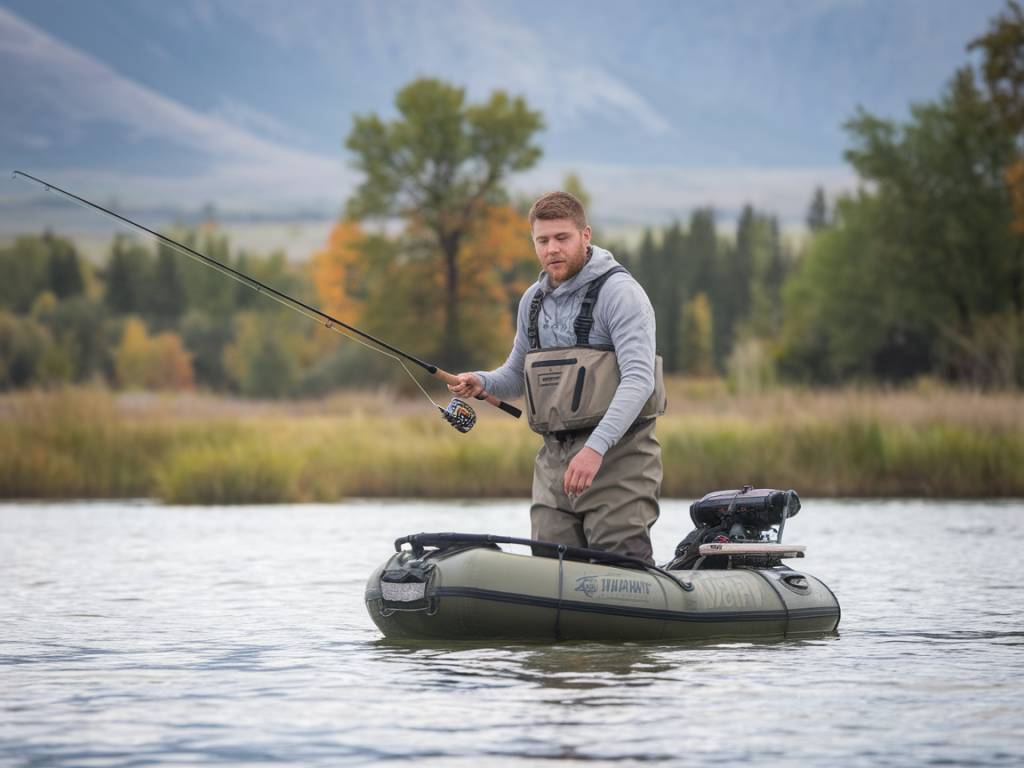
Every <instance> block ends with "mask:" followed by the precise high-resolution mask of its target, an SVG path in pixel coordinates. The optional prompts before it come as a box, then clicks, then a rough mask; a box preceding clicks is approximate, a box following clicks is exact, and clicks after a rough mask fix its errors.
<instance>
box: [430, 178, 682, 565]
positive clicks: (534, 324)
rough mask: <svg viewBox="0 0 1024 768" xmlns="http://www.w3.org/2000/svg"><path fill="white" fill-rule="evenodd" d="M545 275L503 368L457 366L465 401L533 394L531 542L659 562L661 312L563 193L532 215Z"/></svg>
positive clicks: (524, 303) (522, 306) (529, 401)
mask: <svg viewBox="0 0 1024 768" xmlns="http://www.w3.org/2000/svg"><path fill="white" fill-rule="evenodd" d="M529 221H530V227H531V232H532V237H533V245H534V249H535V250H536V252H537V258H538V259H539V260H540V264H541V267H542V268H543V272H542V273H541V275H540V278H539V279H538V280H537V282H536V283H535V284H534V285H532V286H531V287H530V288H529V289H528V290H527V291H526V293H525V294H523V298H522V300H521V301H520V303H519V314H518V320H517V332H516V337H515V342H514V343H513V346H512V352H511V354H510V355H509V357H508V360H506V361H505V363H504V365H502V366H501V367H500V368H498V369H496V370H493V371H486V372H484V371H478V372H476V373H462V374H459V376H458V379H459V382H458V383H457V384H453V385H451V386H450V387H449V389H450V390H451V391H452V392H453V393H454V394H455V395H457V396H459V397H475V396H476V395H478V394H481V393H484V392H486V393H488V394H491V395H494V396H496V397H499V398H503V399H511V398H515V397H519V396H521V395H523V394H524V390H525V394H526V411H527V415H528V417H529V418H530V426H531V428H533V429H534V430H535V431H537V432H540V433H541V434H543V435H544V445H543V447H542V448H541V450H540V453H538V455H537V460H536V463H535V465H534V476H533V504H532V506H531V509H530V520H531V524H532V530H533V538H534V539H537V540H540V541H547V542H553V543H557V544H567V545H571V546H577V547H589V548H592V549H601V550H605V551H610V552H616V553H619V554H625V555H630V556H632V557H637V558H639V559H641V560H644V561H646V562H648V563H651V564H653V562H654V558H653V553H652V550H651V537H650V528H651V526H652V525H653V524H654V523H655V521H656V520H657V519H658V494H659V490H660V487H661V478H662V467H661V446H660V445H659V444H658V441H657V439H656V438H655V437H654V423H655V420H654V417H655V416H657V415H660V414H661V413H664V409H665V403H664V386H663V384H662V382H661V368H660V361H659V360H657V359H656V356H655V348H654V347H655V342H654V339H655V335H654V310H653V308H652V307H651V303H650V300H649V299H648V298H647V295H646V294H645V293H644V290H643V288H641V287H640V285H639V283H637V282H636V281H635V280H634V279H633V278H632V276H630V274H629V273H628V272H626V271H625V269H624V268H622V267H621V266H620V265H619V264H618V263H617V262H616V261H615V259H614V258H613V256H612V254H611V253H609V252H608V251H606V250H604V249H603V248H598V247H596V246H593V245H591V243H590V234H591V233H590V227H589V226H588V224H587V218H586V213H585V211H584V210H583V205H582V204H581V203H580V201H579V200H577V199H576V198H575V197H573V196H572V195H570V194H568V193H566V192H550V193H548V194H546V195H544V196H543V197H541V198H540V199H538V200H537V201H536V202H535V203H534V204H533V207H532V208H531V209H530V214H529Z"/></svg>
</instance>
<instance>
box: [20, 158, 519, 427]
mask: <svg viewBox="0 0 1024 768" xmlns="http://www.w3.org/2000/svg"><path fill="white" fill-rule="evenodd" d="M19 177H20V178H23V179H28V180H29V181H33V182H35V183H36V184H39V185H40V186H42V187H43V188H44V189H45V190H46V191H47V192H57V193H59V194H61V195H63V196H64V197H66V198H67V199H68V200H71V201H72V202H73V203H76V204H78V205H81V206H83V207H86V208H91V209H92V210H94V211H98V212H99V213H102V214H105V215H107V216H109V217H110V218H112V219H114V220H115V221H117V222H119V223H121V224H127V225H128V226H130V227H134V228H135V229H138V230H140V231H142V232H145V233H146V234H148V235H152V236H153V237H155V238H156V239H157V240H159V241H160V242H161V243H164V244H165V245H167V246H169V247H170V248H173V249H174V250H176V251H178V253H181V254H183V255H185V256H188V257H189V258H190V259H194V260H196V261H198V262H200V263H202V264H205V265H206V266H208V267H212V268H213V269H215V270H217V271H218V272H220V273H221V274H223V275H227V276H228V277H230V278H232V279H234V280H237V281H238V282H240V283H242V284H243V285H246V286H248V287H249V288H252V289H253V290H255V291H256V292H257V293H262V294H263V295H265V296H268V297H269V298H271V299H274V300H275V301H277V302H278V303H279V304H283V305H284V306H286V307H288V308H289V309H292V310H294V311H296V312H298V313H299V314H301V315H305V316H306V317H308V318H309V319H311V320H313V321H315V322H317V323H319V324H321V325H323V326H324V327H326V328H330V329H331V330H332V331H336V332H337V333H340V334H341V335H342V336H344V337H345V338H346V339H349V340H351V341H354V342H356V343H357V344H362V345H363V346H364V347H366V348H367V349H371V350H373V351H374V352H377V353H379V354H382V355H384V356H385V357H390V358H391V359H393V360H395V361H396V362H397V363H398V364H399V365H401V366H402V368H404V369H405V372H406V373H407V374H408V375H409V378H410V379H412V380H413V383H415V384H416V386H417V387H419V389H420V391H421V392H422V393H423V395H424V397H426V398H427V400H429V401H430V402H431V403H432V404H433V405H434V406H435V407H437V409H438V410H439V411H440V412H441V416H442V418H444V420H445V421H447V422H448V423H449V424H451V425H452V426H453V427H454V428H455V429H457V430H458V431H459V432H469V430H471V429H472V428H473V425H474V424H476V413H475V412H474V411H473V409H472V408H471V407H470V405H469V403H467V402H465V401H464V400H460V399H459V398H457V397H453V398H452V400H451V402H450V403H448V406H447V407H443V406H441V405H438V404H437V403H436V402H434V399H433V398H432V397H431V396H430V395H429V394H428V393H427V391H426V390H425V389H424V388H423V385H422V384H420V382H419V380H418V379H417V378H416V377H415V376H413V375H412V371H410V370H409V368H408V367H407V366H406V364H405V363H404V362H403V358H404V359H405V360H408V361H409V362H411V363H415V364H416V365H418V366H419V367H420V368H422V369H423V370H425V371H426V372H427V373H429V374H430V375H431V376H435V377H437V378H438V379H440V380H441V381H443V382H445V383H446V384H457V383H458V378H457V377H456V376H455V375H454V374H451V373H449V372H448V371H446V370H444V369H442V368H439V367H437V366H436V365H434V364H433V363H428V362H425V361H423V360H420V359H419V358H418V357H415V356H413V355H410V354H409V353H408V352H403V351H402V350H401V349H399V348H398V347H394V346H392V345H391V344H388V343H387V342H386V341H382V340H381V339H378V338H377V337H375V336H371V335H370V334H368V333H366V332H365V331H361V330H359V329H358V328H355V327H354V326H351V325H349V324H348V323H344V322H342V321H341V320H339V319H338V318H336V317H332V316H331V315H329V314H327V313H326V312H324V311H322V310H319V309H317V308H316V307H312V306H310V305H309V304H306V303H305V302H302V301H299V299H296V298H295V297H293V296H289V295H288V294H286V293H283V292H281V291H279V290H277V289H276V288H273V287H271V286H269V285H267V284H266V283H262V282H260V281H259V280H257V279H256V278H255V277H251V276H250V275H247V274H245V273H244V272H240V271H239V270H237V269H235V268H234V267H230V266H228V265H227V264H224V263H222V262H220V261H217V260H216V259H214V258H212V257H210V256H207V255H206V254H204V253H200V252H199V251H197V250H194V249H193V248H189V247H188V246H187V245H182V244H181V243H179V242H178V241H177V240H172V239H171V238H169V237H167V236H166V235H161V234H160V233H159V232H155V231H153V230H152V229H150V228H149V227H144V226H143V225H142V224H139V223H138V222H135V221H132V220H131V219H129V218H128V217H126V216H122V215H121V214H119V213H115V212H114V211H111V210H110V209H108V208H104V207H103V206H102V205H97V204H96V203H93V202H91V201H89V200H86V199H85V198H84V197H79V196H78V195H76V194H74V193H72V192H68V191H67V190H66V189H61V188H60V187H58V186H56V185H55V184H51V183H50V182H48V181H44V180H43V179H40V178H37V177H35V176H33V175H31V174H29V173H25V172H24V171H14V172H13V173H12V174H11V178H13V179H17V178H19ZM352 334H355V335H352ZM357 337H360V338H357ZM363 339H365V340H366V341H363ZM366 342H372V345H371V344H367V343H366ZM476 399H477V400H485V401H486V402H488V403H490V404H491V405H493V406H494V407H496V408H500V409H501V410H503V411H504V412H505V413H507V414H509V415H511V416H514V417H515V418H517V419H518V418H519V417H520V416H522V415H523V412H522V411H521V410H519V409H518V408H516V407H515V406H514V405H510V404H509V403H506V402H504V401H502V400H499V399H498V398H496V397H494V396H493V395H488V394H480V395H477V396H476Z"/></svg>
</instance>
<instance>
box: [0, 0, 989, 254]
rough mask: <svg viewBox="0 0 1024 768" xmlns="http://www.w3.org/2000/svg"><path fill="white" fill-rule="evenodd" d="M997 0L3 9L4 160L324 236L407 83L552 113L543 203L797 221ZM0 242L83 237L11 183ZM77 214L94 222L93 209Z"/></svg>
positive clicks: (188, 0)
mask: <svg viewBox="0 0 1024 768" xmlns="http://www.w3.org/2000/svg"><path fill="white" fill-rule="evenodd" d="M1002 7H1003V3H1002V1H1001V0H970V2H967V1H965V0H717V1H716V2H710V1H705V0H671V1H669V2H662V1H660V0H644V1H643V2H638V3H635V4H628V3H623V2H621V1H615V2H608V1H606V0H590V2H581V1H577V0H563V2H560V3H550V2H535V1H534V0H526V1H525V2H503V1H500V0H494V1H493V2H484V1H483V0H446V1H445V2H440V1H438V2H428V1H426V0H423V1H414V0H391V1H389V2H381V1H380V0H289V1H288V2H284V1H282V0H247V1H246V2H233V1H231V0H175V2H169V3H168V2H156V1H155V0H102V1H101V0H77V1H74V0H62V1H59V2H58V1H57V0H0V72H2V73H3V76H2V78H0V164H2V166H5V167H6V168H7V169H8V170H14V169H20V170H24V171H27V172H29V173H32V174H34V175H37V176H41V177H43V178H46V179H48V180H49V181H52V182H53V183H55V184H58V185H60V186H64V187H67V188H69V189H71V190H72V191H74V192H76V193H77V194H80V195H83V196H85V197H89V198H91V199H95V200H97V201H98V202H103V203H110V204H116V205H117V206H118V207H119V209H120V210H122V211H125V212H128V213H138V215H140V216H141V217H143V218H144V219H145V220H146V223H159V221H160V220H161V219H173V218H175V217H180V216H182V215H184V214H188V213H189V212H195V211H198V210H200V209H201V208H202V207H203V206H206V205H213V206H215V207H216V210H217V211H218V212H219V213H220V214H221V215H222V216H224V217H226V218H230V217H234V218H236V219H239V220H250V221H251V220H257V219H272V220H275V221H278V220H279V221H289V220H300V219H323V220H330V219H331V218H333V217H335V216H336V215H337V213H338V211H340V210H341V208H342V206H343V205H344V201H345V199H346V197H347V196H348V195H349V194H350V192H351V191H352V190H353V189H354V188H355V186H356V185H357V184H358V182H359V175H358V173H357V171H356V170H354V169H353V168H352V166H351V160H352V158H351V157H350V156H349V155H348V154H347V152H346V150H345V149H344V139H345V136H346V135H347V133H348V131H349V130H350V129H351V126H352V119H353V116H354V115H357V114H367V113H371V112H375V113H378V114H380V115H381V116H383V117H385V118H389V117H393V115H394V106H393V100H394V95H395V92H396V91H397V90H398V89H399V88H401V87H402V86H403V85H404V84H406V83H408V82H409V81H410V80H412V79H414V78H416V77H420V76H435V77H440V78H443V79H445V80H447V81H450V82H452V83H455V84H457V85H460V86H463V87H465V88H466V90H467V94H468V97H469V98H470V99H471V100H474V101H476V100H482V99H484V98H486V97H487V96H488V95H489V94H490V93H491V92H492V91H493V90H495V89H503V90H506V91H508V92H510V93H513V94H519V95H523V96H524V97H525V98H526V100H527V102H528V103H529V104H530V105H531V106H532V107H533V108H535V109H540V110H541V111H542V112H543V114H544V120H545V124H546V127H545V129H544V131H543V133H542V134H541V135H540V137H539V138H540V143H541V145H542V146H543V149H544V155H543V158H542V160H541V162H540V163H539V164H538V165H537V167H536V168H534V169H533V170H531V171H528V172H526V173H524V174H520V175H517V176H515V177H513V178H512V179H510V186H511V187H512V188H513V190H515V191H516V192H518V193H520V194H524V195H533V194H538V193H540V192H543V191H546V190H548V189H551V188H555V187H557V186H559V184H560V181H561V180H562V179H563V178H564V176H565V174H566V173H567V172H569V171H573V172H575V173H577V174H578V175H579V177H580V178H581V179H582V182H583V184H584V187H585V188H587V190H588V191H589V192H590V193H591V196H592V199H593V204H592V208H591V211H590V213H591V218H592V219H593V220H595V221H596V222H604V223H606V224H608V225H611V226H630V225H638V224H657V223H662V222H666V221H669V220H671V219H673V218H676V217H679V218H684V219H685V217H686V216H688V215H689V212H690V211H692V210H693V209H694V208H696V207H699V206H704V205H711V206H713V207H715V209H716V210H717V211H718V212H719V213H720V215H721V216H722V217H723V218H730V217H734V216H735V214H736V212H737V211H738V210H739V209H740V208H741V207H742V206H743V205H744V204H745V203H751V204H753V205H755V206H757V207H758V208H760V209H763V210H765V211H766V212H769V213H774V214H776V215H778V216H780V217H781V218H782V219H783V221H784V222H800V221H802V219H803V216H804V214H805V211H806V208H807V205H808V203H809V201H810V198H811V194H812V192H813V189H814V187H815V186H816V185H822V186H824V187H825V188H826V190H828V191H829V193H830V194H833V195H834V194H836V193H838V192H840V191H842V190H850V189H853V188H854V187H855V185H856V177H855V176H854V174H853V172H852V171H851V169H850V168H849V166H848V165H847V164H846V163H845V162H844V160H843V151H844V149H845V148H846V147H847V146H848V143H849V142H848V138H847V136H846V135H845V133H844V130H843V127H842V126H843V123H844V121H846V120H848V119H849V118H850V117H851V116H853V114H854V113H855V111H856V110H857V108H858V107H863V108H865V109H867V110H868V111H870V112H872V113H874V114H877V115H880V116H883V117H888V118H894V119H903V118H905V117H906V116H907V114H908V109H909V106H910V104H912V103H914V102H920V101H926V100H932V99H935V98H936V97H938V96H939V95H940V93H941V90H942V88H943V87H944V84H945V83H946V82H947V81H948V80H949V78H950V76H951V75H952V74H953V72H954V70H955V69H956V68H957V67H959V66H963V65H964V64H966V63H968V61H969V60H970V58H969V54H968V52H967V51H966V45H967V43H968V42H969V41H970V40H971V39H972V38H974V37H976V36H977V35H979V34H981V33H982V32H984V31H985V29H986V27H987V25H988V21H989V20H990V19H991V18H992V17H993V16H994V15H996V14H997V13H998V12H999V10H1000V9H1001V8H1002ZM3 178H4V181H3V183H2V184H0V235H4V234H6V235H8V236H9V235H10V234H11V233H13V232H17V231H21V230H24V229H26V228H33V227H39V226H41V225H47V226H52V227H53V228H55V229H57V230H58V231H60V230H61V229H62V224H63V225H65V226H66V227H74V226H76V225H77V224H80V223H81V222H83V221H84V219H83V218H82V217H81V213H80V214H79V216H78V217H77V218H76V217H74V216H72V215H71V214H70V213H69V212H68V211H67V204H66V203H63V202H60V201H59V200H55V199H54V196H52V195H50V196H49V199H47V197H46V196H45V194H43V193H42V192H41V191H40V190H39V189H38V188H34V187H32V186H30V185H28V184H27V183H25V182H23V181H16V180H12V179H10V177H9V174H5V175H4V177H3ZM82 213H84V212H82Z"/></svg>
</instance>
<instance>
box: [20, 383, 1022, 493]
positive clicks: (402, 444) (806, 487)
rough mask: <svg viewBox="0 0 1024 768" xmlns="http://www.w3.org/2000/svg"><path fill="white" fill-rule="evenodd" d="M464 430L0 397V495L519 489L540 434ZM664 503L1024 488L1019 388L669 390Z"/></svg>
mask: <svg viewBox="0 0 1024 768" xmlns="http://www.w3.org/2000/svg"><path fill="white" fill-rule="evenodd" d="M477 410H478V413H479V415H480V423H479V424H478V425H477V427H476V428H475V429H474V430H473V432H471V433H470V434H468V435H459V434H458V433H456V432H455V431H454V430H452V429H451V428H450V427H448V426H447V425H446V424H444V423H443V422H442V421H441V420H440V418H439V417H437V416H435V415H434V414H433V413H432V412H431V410H430V408H429V407H426V406H424V405H421V403H420V402H418V401H410V402H404V401H399V402H398V403H397V404H396V402H395V401H394V400H393V398H392V397H390V396H389V395H388V394H386V393H384V394H379V395H370V394H360V395H343V396H338V397H335V398H331V399H328V400H325V401H317V402H301V403H252V402H246V401H237V400H229V399H222V398H213V397H204V396H197V395H188V396H152V395H119V396H116V395H112V394H110V393H108V392H105V391H102V390H66V391H62V392H54V393H42V392H36V393H18V394H11V395H6V396H4V397H2V398H0V497H3V498H116V497H142V496H149V497H157V498H161V499H164V500H165V501H168V502H178V503H204V504H206V503H243V502H276V501H332V500H336V499H342V498H346V497H352V496H416V497H449V496H459V497H477V496H479V497H494V496H518V497H524V496H528V495H529V493H530V478H531V472H532V462H533V456H534V454H535V452H536V449H537V446H538V440H539V438H537V437H536V436H535V435H533V434H532V433H531V432H530V431H529V430H528V429H527V428H526V426H525V424H523V423H519V422H515V421H513V420H512V419H509V418H508V417H507V416H504V415H503V414H500V413H497V412H493V410H492V409H489V408H487V407H486V406H484V405H481V406H480V407H479V408H478V409H477ZM658 436H659V439H660V440H661V443H662V446H663V450H664V459H665V482H664V486H663V492H664V495H665V496H669V497H682V498H692V497H697V496H700V495H702V494H703V493H704V492H705V491H708V490H713V489H718V488H731V487H736V486H737V485H738V484H742V483H751V484H753V485H767V486H772V487H792V488H796V489H797V490H798V491H800V492H801V493H802V494H804V495H806V496H866V497H870V496H934V497H1021V496H1024V397H1021V396H1020V395H1008V394H1007V395H981V394H978V393H973V392H962V391H953V390H946V389H937V388H933V389H924V390H920V389H919V390H916V391H901V392H881V391H861V390H850V391H842V392H821V391H818V392H801V391H796V390H777V391H773V392H770V393H766V394H762V395H758V396H747V397H740V396H734V395H730V394H729V393H728V392H727V391H726V390H725V389H724V388H723V387H722V386H721V385H718V384H714V383H694V382H673V385H672V388H671V391H670V412H669V415H667V416H666V417H664V418H663V419H662V420H661V421H660V423H659V427H658Z"/></svg>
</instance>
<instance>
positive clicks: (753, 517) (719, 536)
mask: <svg viewBox="0 0 1024 768" xmlns="http://www.w3.org/2000/svg"><path fill="white" fill-rule="evenodd" d="M799 511H800V497H799V496H797V493H796V491H792V490H790V491H777V490H773V489H770V488H752V487H751V486H749V485H744V486H743V487H742V488H741V489H739V490H731V491H713V492H711V493H708V494H706V495H705V496H704V497H703V498H702V499H700V500H699V501H695V502H693V504H691V505H690V519H691V520H692V521H693V524H694V525H695V526H696V528H694V530H692V531H690V533H688V534H687V535H686V538H684V539H683V540H682V541H681V542H679V545H678V546H677V547H676V552H675V558H673V560H672V562H671V563H669V564H668V565H667V566H665V567H666V568H667V569H668V570H681V569H687V568H690V567H691V566H692V565H693V564H694V562H696V561H697V559H698V558H699V557H700V554H699V552H698V550H699V549H700V545H701V544H710V543H712V542H758V541H772V538H771V536H770V535H769V533H768V532H769V531H772V530H773V529H774V526H778V529H777V531H775V538H774V541H776V542H781V541H782V532H783V530H784V528H785V526H786V520H787V519H788V518H790V517H793V515H795V514H796V513H797V512H799Z"/></svg>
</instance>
